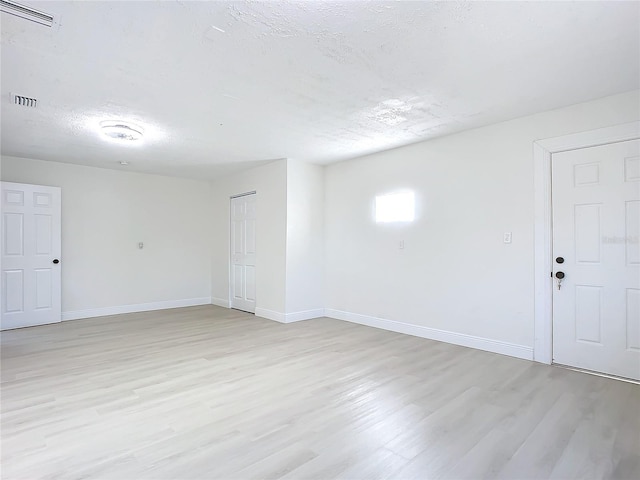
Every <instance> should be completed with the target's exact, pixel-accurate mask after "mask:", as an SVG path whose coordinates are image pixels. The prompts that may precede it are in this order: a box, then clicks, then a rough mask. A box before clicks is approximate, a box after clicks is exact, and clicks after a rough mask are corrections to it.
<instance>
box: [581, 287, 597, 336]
mask: <svg viewBox="0 0 640 480" xmlns="http://www.w3.org/2000/svg"><path fill="white" fill-rule="evenodd" d="M575 322H576V340H577V341H579V342H591V343H600V327H601V322H602V287H594V286H590V285H576V315H575Z"/></svg>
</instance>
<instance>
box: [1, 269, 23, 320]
mask: <svg viewBox="0 0 640 480" xmlns="http://www.w3.org/2000/svg"><path fill="white" fill-rule="evenodd" d="M3 273H4V292H3V293H4V296H5V298H4V302H3V304H4V311H5V312H6V313H16V312H24V270H5V271H4V272H3Z"/></svg>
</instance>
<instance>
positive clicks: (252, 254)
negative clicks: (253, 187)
mask: <svg viewBox="0 0 640 480" xmlns="http://www.w3.org/2000/svg"><path fill="white" fill-rule="evenodd" d="M231 308H237V309H238V310H244V311H245V312H251V313H255V311H256V194H255V193H254V194H250V195H243V196H241V197H235V198H232V199H231Z"/></svg>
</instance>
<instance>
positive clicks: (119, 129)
mask: <svg viewBox="0 0 640 480" xmlns="http://www.w3.org/2000/svg"><path fill="white" fill-rule="evenodd" d="M100 131H101V132H102V133H103V134H104V135H106V136H107V137H109V138H110V139H112V140H117V141H122V142H134V141H136V140H140V139H141V138H142V137H143V135H144V130H142V128H140V127H139V126H137V125H134V124H132V123H129V122H122V121H120V120H107V121H104V122H101V123H100Z"/></svg>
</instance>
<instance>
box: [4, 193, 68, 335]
mask: <svg viewBox="0 0 640 480" xmlns="http://www.w3.org/2000/svg"><path fill="white" fill-rule="evenodd" d="M1 198H2V247H1V248H2V267H1V270H2V295H1V297H0V300H1V301H2V305H1V306H0V313H1V316H0V326H1V327H2V330H6V329H10V328H20V327H30V326H33V325H42V324H45V323H55V322H59V321H60V320H61V298H60V295H61V294H60V290H61V277H60V272H61V265H60V251H61V233H60V232H61V224H60V220H61V217H60V189H59V188H57V187H43V186H40V185H26V184H22V183H9V182H2V197H1Z"/></svg>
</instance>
